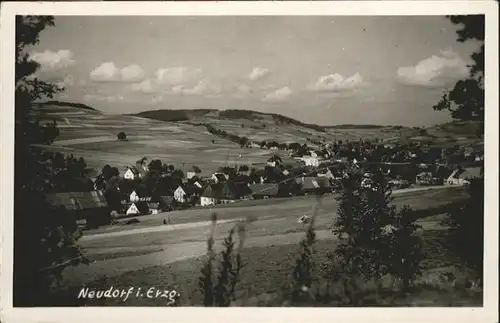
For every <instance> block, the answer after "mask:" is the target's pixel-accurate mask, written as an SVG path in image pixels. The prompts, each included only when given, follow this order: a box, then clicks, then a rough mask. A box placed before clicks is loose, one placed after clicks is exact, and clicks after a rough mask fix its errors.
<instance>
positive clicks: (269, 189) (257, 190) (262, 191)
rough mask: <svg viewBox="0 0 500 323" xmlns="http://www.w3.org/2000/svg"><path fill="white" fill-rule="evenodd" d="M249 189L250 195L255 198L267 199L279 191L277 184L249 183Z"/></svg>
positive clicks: (276, 194) (275, 195)
mask: <svg viewBox="0 0 500 323" xmlns="http://www.w3.org/2000/svg"><path fill="white" fill-rule="evenodd" d="M249 188H250V190H251V191H252V196H253V197H254V198H255V199H267V198H271V197H277V196H278V192H279V185H278V184H272V183H267V184H250V185H249Z"/></svg>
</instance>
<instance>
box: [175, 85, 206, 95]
mask: <svg viewBox="0 0 500 323" xmlns="http://www.w3.org/2000/svg"><path fill="white" fill-rule="evenodd" d="M207 90H208V86H207V85H206V84H205V83H204V82H199V83H198V84H196V85H195V86H193V87H186V86H184V85H177V86H174V87H173V88H172V92H174V93H176V94H184V95H200V94H203V93H205V92H206V91H207Z"/></svg>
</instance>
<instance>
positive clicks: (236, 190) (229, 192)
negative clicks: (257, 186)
mask: <svg viewBox="0 0 500 323" xmlns="http://www.w3.org/2000/svg"><path fill="white" fill-rule="evenodd" d="M251 194H252V191H251V190H250V188H249V187H248V186H247V185H246V184H244V183H235V182H232V181H227V182H224V183H217V184H211V185H209V186H208V187H207V188H206V189H205V191H204V192H203V195H202V196H204V197H211V198H217V199H228V200H232V199H239V198H241V197H244V196H249V195H251Z"/></svg>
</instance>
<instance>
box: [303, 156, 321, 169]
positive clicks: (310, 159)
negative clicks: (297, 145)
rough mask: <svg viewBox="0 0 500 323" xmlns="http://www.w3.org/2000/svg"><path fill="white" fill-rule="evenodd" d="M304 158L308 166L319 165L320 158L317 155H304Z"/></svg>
mask: <svg viewBox="0 0 500 323" xmlns="http://www.w3.org/2000/svg"><path fill="white" fill-rule="evenodd" d="M302 160H303V161H304V163H305V164H306V166H312V167H318V166H319V163H320V159H319V158H318V157H317V156H303V157H302Z"/></svg>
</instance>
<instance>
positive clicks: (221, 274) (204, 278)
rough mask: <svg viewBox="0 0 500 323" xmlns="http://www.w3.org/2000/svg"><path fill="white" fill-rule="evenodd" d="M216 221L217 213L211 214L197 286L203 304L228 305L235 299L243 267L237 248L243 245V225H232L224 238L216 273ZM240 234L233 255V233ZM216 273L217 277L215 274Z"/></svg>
mask: <svg viewBox="0 0 500 323" xmlns="http://www.w3.org/2000/svg"><path fill="white" fill-rule="evenodd" d="M216 223H217V215H216V214H215V213H214V214H212V230H211V233H210V236H209V238H208V241H207V259H206V261H205V264H204V265H203V267H202V270H201V277H200V278H199V287H200V291H201V293H202V295H203V305H204V306H230V305H231V302H232V301H234V300H235V291H236V283H237V282H238V278H239V274H240V271H241V269H242V268H243V263H242V261H241V256H240V254H239V250H240V249H241V248H242V247H243V242H244V232H245V226H244V224H243V223H239V224H237V225H236V227H233V228H232V229H231V230H230V231H229V234H228V236H227V237H226V238H225V239H224V243H223V246H224V250H223V251H222V252H221V253H220V258H221V259H220V263H219V268H218V273H216V272H215V269H214V264H213V263H214V261H215V252H214V250H213V245H214V232H215V226H216ZM235 231H236V232H237V233H238V235H239V236H240V242H239V245H238V246H237V250H236V255H234V251H235V250H234V246H235V243H234V240H233V237H234V233H235ZM216 274H217V279H215V277H214V276H215V275H216Z"/></svg>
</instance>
